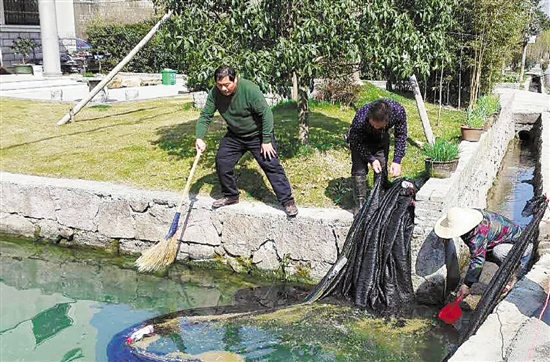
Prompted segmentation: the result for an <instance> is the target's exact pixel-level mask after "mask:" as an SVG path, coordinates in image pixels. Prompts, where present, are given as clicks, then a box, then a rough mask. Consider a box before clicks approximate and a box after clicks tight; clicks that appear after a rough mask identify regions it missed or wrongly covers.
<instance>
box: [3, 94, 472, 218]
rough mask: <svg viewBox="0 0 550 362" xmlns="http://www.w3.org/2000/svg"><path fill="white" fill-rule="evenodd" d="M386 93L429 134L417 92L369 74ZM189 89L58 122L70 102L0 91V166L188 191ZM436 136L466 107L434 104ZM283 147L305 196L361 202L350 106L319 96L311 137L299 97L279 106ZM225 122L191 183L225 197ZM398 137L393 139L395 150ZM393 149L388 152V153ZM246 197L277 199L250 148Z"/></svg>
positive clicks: (460, 119) (449, 129) (418, 166)
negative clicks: (397, 89)
mask: <svg viewBox="0 0 550 362" xmlns="http://www.w3.org/2000/svg"><path fill="white" fill-rule="evenodd" d="M383 97H388V98H391V99H395V100H397V101H399V102H401V103H402V104H403V106H404V107H405V109H406V111H407V117H408V127H409V137H410V138H412V139H413V140H417V141H425V137H424V133H423V128H422V124H421V122H420V117H419V116H418V111H417V109H416V103H415V101H414V98H413V97H412V96H411V97H410V98H407V97H404V96H401V95H398V94H394V93H389V92H386V91H385V90H383V89H379V88H376V87H374V86H372V85H370V84H367V85H365V86H364V87H363V91H362V93H361V96H360V100H359V102H358V104H359V105H363V104H364V103H365V102H367V101H372V100H374V99H378V98H383ZM190 102H191V98H190V97H189V96H182V97H175V98H167V99H162V100H158V99H155V100H146V101H139V102H127V103H117V104H113V105H109V106H107V107H105V106H102V107H97V106H93V107H86V108H84V109H83V110H82V111H81V112H80V113H79V114H77V116H76V120H77V122H74V123H70V124H66V125H63V126H56V125H55V124H56V122H57V121H58V120H59V119H60V118H61V117H62V116H63V115H64V114H66V113H67V112H68V111H69V106H68V105H67V104H59V103H53V102H39V101H31V100H15V99H6V98H2V99H0V111H1V112H2V115H1V135H0V159H1V163H0V168H1V170H2V171H6V172H13V173H22V174H31V175H39V176H50V177H67V178H80V179H89V180H97V181H112V182H116V183H122V184H126V185H130V186H134V187H138V188H148V189H158V190H173V191H181V189H182V188H183V186H184V185H185V181H186V179H187V176H188V174H189V171H190V168H191V165H192V163H193V159H194V156H195V150H194V141H195V136H194V131H195V123H196V121H197V119H198V117H199V114H200V111H199V110H197V109H195V108H193V107H192V106H191V105H192V103H190ZM426 108H427V112H428V116H429V118H430V121H431V123H432V128H433V132H434V134H435V136H437V137H442V138H445V139H453V138H456V139H458V137H459V134H460V129H459V127H460V125H461V124H462V123H464V119H465V112H464V111H457V110H454V109H443V110H442V112H441V120H440V121H439V122H437V121H436V120H437V113H438V107H437V106H435V105H431V104H426ZM273 112H274V118H275V135H276V138H277V144H278V147H279V155H280V158H281V161H282V163H283V165H284V167H285V170H286V172H287V176H288V178H289V179H290V182H291V184H292V187H293V191H294V196H295V198H296V200H297V202H298V204H299V205H302V206H316V207H343V208H347V209H349V208H351V207H352V205H353V200H352V190H351V183H350V182H349V181H348V180H349V176H350V170H351V160H350V154H349V149H348V148H347V145H346V143H345V141H344V139H343V135H344V134H345V133H346V131H347V128H348V127H349V124H350V123H351V120H352V119H353V116H354V114H355V111H354V109H352V108H350V107H340V106H338V105H331V104H329V103H326V102H311V106H310V144H309V145H307V146H303V145H300V144H299V143H298V142H297V139H296V134H297V129H298V127H297V124H298V120H297V119H298V112H297V107H296V104H295V103H294V102H285V103H282V104H279V105H277V106H275V107H274V108H273ZM225 129H226V127H225V123H224V122H223V120H222V119H221V118H220V117H215V120H214V122H213V123H212V125H211V126H210V130H209V132H208V134H207V136H206V138H205V141H206V143H207V149H206V152H205V154H204V155H203V156H202V157H201V160H200V162H199V167H197V170H196V173H195V179H194V182H193V186H192V188H191V192H193V193H198V194H201V195H210V196H213V197H218V196H219V195H220V191H219V185H218V181H217V176H216V172H215V156H216V151H217V145H218V142H219V140H220V139H221V137H222V136H223V134H224V133H225ZM392 151H393V147H391V148H390V152H392ZM391 157H392V155H391V154H390V158H391ZM423 171H424V156H423V155H422V149H420V148H419V147H418V146H415V145H412V144H409V145H408V146H407V154H406V156H405V158H404V159H403V172H404V175H405V176H409V177H413V178H415V177H417V176H418V175H419V174H420V173H421V172H423ZM235 173H236V176H237V178H238V183H239V187H240V188H241V195H242V197H243V199H250V200H261V201H263V202H266V203H276V199H275V195H274V194H273V191H272V190H271V186H270V185H269V182H268V181H267V179H266V178H265V176H264V174H263V172H262V171H261V169H260V168H259V167H258V165H257V164H256V162H255V161H254V159H253V158H252V157H251V155H249V154H247V155H245V157H243V159H242V160H241V162H239V164H238V165H237V167H236V170H235Z"/></svg>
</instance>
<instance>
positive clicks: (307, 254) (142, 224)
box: [0, 95, 548, 301]
mask: <svg viewBox="0 0 550 362" xmlns="http://www.w3.org/2000/svg"><path fill="white" fill-rule="evenodd" d="M512 100H513V99H512V96H509V95H507V96H505V97H504V96H503V99H502V106H503V108H502V111H501V113H500V116H499V118H498V119H497V120H496V121H495V122H494V124H493V125H492V127H491V128H490V129H489V130H488V131H487V132H486V133H485V134H484V135H483V136H482V138H481V140H480V142H475V143H470V142H462V143H461V144H460V150H461V154H460V162H459V165H458V169H457V171H456V172H455V173H454V175H453V176H452V177H451V178H449V179H430V180H428V181H427V183H426V184H425V185H424V186H423V187H422V188H421V190H420V191H419V193H418V195H417V206H416V220H415V223H416V226H415V231H414V237H413V241H412V256H413V270H415V273H416V275H415V277H414V283H415V287H416V288H417V289H418V291H419V294H418V295H419V296H420V297H421V298H422V297H423V299H424V300H426V301H430V300H431V301H435V300H434V298H435V299H440V298H441V297H442V295H443V293H442V290H443V287H444V285H445V283H444V278H445V275H446V270H445V253H444V249H443V244H442V243H441V242H439V241H437V240H436V238H434V237H433V233H432V228H433V225H434V223H435V221H436V220H437V219H438V218H439V217H440V216H441V215H442V214H443V213H444V212H445V211H446V209H447V208H448V207H450V206H455V205H459V206H474V207H484V206H485V199H486V195H487V191H488V190H489V188H490V187H491V185H492V183H493V181H494V178H495V175H496V173H497V170H498V168H499V166H500V162H501V160H502V157H503V156H504V154H505V152H506V148H507V145H508V142H509V140H510V139H512V138H513V137H514V134H515V125H514V124H515V122H514V119H513V114H512V112H511V110H510V107H509V105H510V103H511V102H512ZM547 145H548V143H546V147H547ZM546 150H548V147H547V148H546ZM542 154H543V155H544V154H545V153H544V152H543V153H542ZM547 154H548V153H547ZM546 172H548V168H547V169H546ZM0 181H1V185H2V188H1V194H0V196H1V200H0V201H1V204H0V231H1V232H5V233H9V234H13V235H21V236H25V237H41V238H46V239H53V240H55V241H57V242H59V243H61V244H85V245H91V246H95V247H100V248H111V249H114V251H118V252H121V253H136V254H137V253H139V252H140V251H143V250H145V249H147V248H149V247H151V246H152V245H153V243H154V242H156V241H157V240H159V239H162V238H163V236H164V235H165V233H166V232H167V231H168V229H169V226H170V223H171V221H172V218H173V216H174V214H175V212H176V205H177V203H178V201H179V195H178V194H177V193H174V192H158V191H150V190H138V189H134V188H130V187H125V186H122V185H118V184H112V183H105V182H94V181H85V180H69V179H53V178H45V177H37V176H27V175H17V174H10V173H0ZM545 182H548V181H546V180H545ZM212 201H213V200H212V199H211V198H210V197H193V198H192V199H191V200H187V201H186V204H185V212H184V214H183V215H182V220H181V221H180V223H181V225H182V226H181V227H180V230H183V231H184V232H183V235H181V240H182V243H181V248H180V252H179V254H178V259H179V260H190V259H192V260H212V259H218V260H224V261H227V262H228V263H230V264H231V265H232V266H233V267H234V268H235V269H239V268H242V267H247V266H248V265H252V264H253V265H256V266H257V267H259V268H261V269H268V270H277V269H284V271H285V272H288V273H295V272H300V271H302V272H306V273H310V275H311V276H312V277H314V278H321V277H322V276H324V274H325V273H326V272H327V271H328V269H329V268H330V266H331V265H332V263H333V262H334V261H335V260H336V257H337V255H338V253H339V251H340V250H341V247H342V245H343V243H344V241H345V238H346V235H347V231H348V229H349V226H350V225H351V222H352V215H351V213H350V212H348V211H345V210H340V209H329V210H327V209H315V208H300V214H299V215H298V216H297V217H296V218H295V219H288V218H287V217H286V215H285V214H284V212H283V210H281V209H279V208H277V207H274V206H269V205H265V204H263V203H247V202H241V203H239V204H237V205H232V206H229V207H225V208H221V209H218V210H212V209H211V207H210V205H211V203H212ZM460 245H461V243H456V247H457V248H458V247H460Z"/></svg>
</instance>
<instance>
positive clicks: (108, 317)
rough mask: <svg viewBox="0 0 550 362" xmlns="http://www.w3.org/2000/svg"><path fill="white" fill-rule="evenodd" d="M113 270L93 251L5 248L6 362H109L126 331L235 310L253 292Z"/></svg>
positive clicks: (224, 282)
mask: <svg viewBox="0 0 550 362" xmlns="http://www.w3.org/2000/svg"><path fill="white" fill-rule="evenodd" d="M113 263H114V260H110V259H109V258H105V256H104V255H103V256H102V257H99V256H98V255H97V254H94V253H90V252H86V251H78V250H66V249H60V248H57V247H48V246H45V245H34V244H32V243H19V242H18V243H13V242H8V241H0V273H1V274H0V307H1V309H0V360H1V361H40V362H46V361H72V360H81V361H106V360H107V355H106V347H107V345H108V343H109V341H110V340H111V339H112V337H113V336H114V335H115V334H116V333H118V332H120V330H122V329H124V328H127V327H129V326H131V325H134V324H136V323H138V322H140V321H142V320H144V319H147V318H151V317H153V316H156V315H160V314H164V313H170V312H174V311H178V310H182V309H189V308H197V307H203V306H216V305H224V304H229V303H231V302H232V300H233V294H234V293H235V291H236V290H238V289H239V288H241V287H242V286H243V284H244V285H248V284H246V283H245V282H244V281H240V282H237V281H232V280H231V278H222V277H220V276H219V275H216V274H215V273H208V274H206V273H201V272H197V271H194V272H193V273H190V272H189V271H187V270H181V269H180V270H178V271H177V272H175V274H176V275H177V276H175V277H174V279H170V278H165V277H164V278H163V277H157V276H154V275H145V274H138V273H136V272H135V271H134V270H132V269H128V268H124V264H122V266H123V267H122V268H121V267H119V266H117V265H114V264H113ZM129 263H130V262H127V264H126V265H128V264H129ZM176 269H177V268H176ZM247 283H250V282H247ZM250 285H251V284H250Z"/></svg>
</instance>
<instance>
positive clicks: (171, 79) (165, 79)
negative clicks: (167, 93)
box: [161, 68, 176, 85]
mask: <svg viewBox="0 0 550 362" xmlns="http://www.w3.org/2000/svg"><path fill="white" fill-rule="evenodd" d="M161 74H162V84H164V85H174V84H176V71H175V70H173V69H168V68H165V69H163V70H162V71H161Z"/></svg>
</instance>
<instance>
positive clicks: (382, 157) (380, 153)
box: [351, 132, 390, 177]
mask: <svg viewBox="0 0 550 362" xmlns="http://www.w3.org/2000/svg"><path fill="white" fill-rule="evenodd" d="M368 141H369V140H367V149H368V150H369V151H370V153H371V154H372V155H373V156H374V157H375V158H376V159H377V160H378V161H379V162H380V166H382V172H381V173H380V174H382V173H384V172H386V171H387V160H388V154H389V150H390V135H389V134H388V133H387V132H385V133H383V134H382V135H381V137H380V136H379V137H377V140H376V141H374V142H368ZM368 165H369V161H368V160H364V159H363V158H361V155H360V154H359V152H357V151H355V150H353V149H352V150H351V175H352V176H366V175H367V174H368V173H369V168H368ZM380 174H375V177H376V176H379V175H380Z"/></svg>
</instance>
